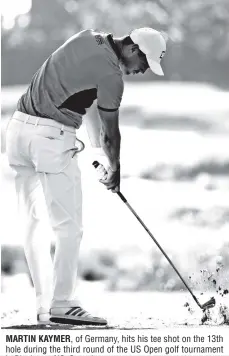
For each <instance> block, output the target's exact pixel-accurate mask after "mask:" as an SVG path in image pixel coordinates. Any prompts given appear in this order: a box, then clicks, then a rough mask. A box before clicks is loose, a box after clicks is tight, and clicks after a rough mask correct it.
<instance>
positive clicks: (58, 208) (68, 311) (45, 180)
mask: <svg viewBox="0 0 229 356" xmlns="http://www.w3.org/2000/svg"><path fill="white" fill-rule="evenodd" d="M40 180H41V182H42V186H43V189H44V194H45V198H46V203H47V206H48V211H49V216H50V219H51V224H52V227H53V229H54V231H55V233H56V237H57V241H56V251H55V257H54V277H53V283H54V286H53V287H54V289H53V299H52V303H51V309H50V311H51V318H50V320H51V321H53V322H57V323H67V324H90V325H92V324H93V325H106V324H107V321H106V320H105V319H102V318H98V317H93V316H92V315H90V314H89V313H88V312H86V311H85V310H84V309H83V308H82V307H81V306H80V303H79V300H77V298H76V296H75V292H76V286H77V268H78V257H79V249H80V242H81V238H82V192H81V174H80V170H79V167H78V163H77V157H74V158H72V159H71V162H70V164H69V165H68V166H67V167H66V168H65V169H64V170H63V171H62V172H60V173H58V174H50V173H40Z"/></svg>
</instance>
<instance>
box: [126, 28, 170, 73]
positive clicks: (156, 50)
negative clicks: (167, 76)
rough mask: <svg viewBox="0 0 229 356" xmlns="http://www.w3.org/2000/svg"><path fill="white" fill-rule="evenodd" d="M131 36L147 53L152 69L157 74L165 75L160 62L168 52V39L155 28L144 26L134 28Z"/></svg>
mask: <svg viewBox="0 0 229 356" xmlns="http://www.w3.org/2000/svg"><path fill="white" fill-rule="evenodd" d="M130 38H131V39H132V41H133V42H134V43H135V44H137V45H138V46H139V48H140V50H141V51H142V52H143V53H144V54H145V55H146V58H147V61H148V63H149V66H150V69H151V70H152V71H153V72H154V73H155V74H157V75H164V73H163V70H162V68H161V65H160V62H161V59H162V58H163V57H164V55H165V52H166V41H165V38H164V37H163V36H162V34H161V33H160V32H158V31H156V30H154V29H153V28H150V27H143V28H137V29H136V30H133V31H132V32H131V34H130Z"/></svg>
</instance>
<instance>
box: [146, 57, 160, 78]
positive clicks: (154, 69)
mask: <svg viewBox="0 0 229 356" xmlns="http://www.w3.org/2000/svg"><path fill="white" fill-rule="evenodd" d="M147 61H148V63H149V67H150V69H151V70H152V72H154V73H155V74H157V75H164V72H163V70H162V68H161V65H160V63H158V62H156V61H154V60H152V59H150V58H148V57H147Z"/></svg>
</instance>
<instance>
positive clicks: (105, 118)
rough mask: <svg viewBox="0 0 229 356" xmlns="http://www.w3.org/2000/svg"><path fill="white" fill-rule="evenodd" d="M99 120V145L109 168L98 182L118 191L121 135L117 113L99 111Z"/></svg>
mask: <svg viewBox="0 0 229 356" xmlns="http://www.w3.org/2000/svg"><path fill="white" fill-rule="evenodd" d="M99 114H100V118H101V131H100V144H101V147H102V149H103V151H104V153H105V154H106V156H107V159H108V162H109V168H108V171H107V175H106V177H105V178H104V179H101V180H100V182H101V183H103V184H104V185H105V186H106V187H107V189H112V191H114V192H117V191H119V187H120V143H121V135H120V131H119V112H118V110H116V111H113V112H107V111H103V110H99Z"/></svg>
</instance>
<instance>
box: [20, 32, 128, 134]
mask: <svg viewBox="0 0 229 356" xmlns="http://www.w3.org/2000/svg"><path fill="white" fill-rule="evenodd" d="M119 60H120V53H119V50H118V47H117V46H116V44H115V43H114V41H113V38H112V35H111V34H105V33H100V32H96V31H94V30H84V31H82V32H79V33H78V34H76V35H74V36H72V37H71V38H70V39H69V40H67V41H66V42H65V43H64V44H63V45H62V46H61V47H59V48H58V49H57V50H56V51H55V52H54V53H53V54H52V55H51V56H50V57H49V58H48V59H47V60H46V61H45V63H44V64H43V65H42V66H41V68H40V69H39V70H38V71H37V72H36V73H35V75H34V76H33V79H32V81H31V84H30V85H29V87H28V89H27V91H26V92H25V94H23V95H22V97H21V98H20V100H19V102H18V106H17V109H18V110H19V111H21V112H24V113H26V114H29V115H34V116H39V117H46V118H50V119H53V120H56V121H58V122H60V123H62V124H65V125H68V126H73V127H75V128H79V127H80V125H81V123H82V116H83V115H84V114H85V113H86V109H87V108H89V107H90V106H91V105H92V103H93V101H94V100H95V99H97V105H98V108H99V109H100V110H104V111H116V110H118V108H119V106H120V103H121V100H122V94H123V87H124V85H123V78H122V71H121V69H120V67H119Z"/></svg>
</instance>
